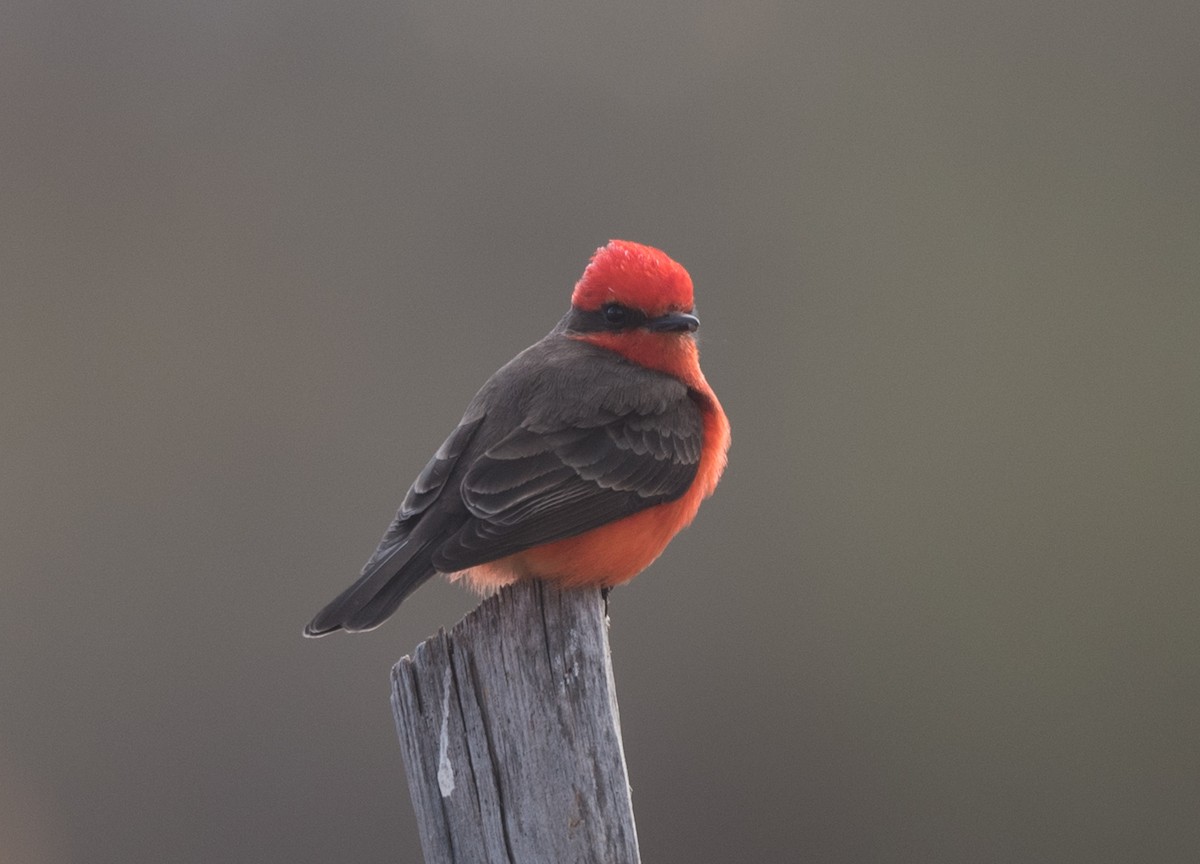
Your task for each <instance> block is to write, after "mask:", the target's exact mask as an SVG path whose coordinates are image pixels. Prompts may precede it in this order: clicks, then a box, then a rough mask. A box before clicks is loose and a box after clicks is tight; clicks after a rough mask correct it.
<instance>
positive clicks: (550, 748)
mask: <svg viewBox="0 0 1200 864" xmlns="http://www.w3.org/2000/svg"><path fill="white" fill-rule="evenodd" d="M606 606H607V604H606V603H605V600H604V598H603V597H602V596H601V593H600V591H598V590H591V589H590V590H577V591H560V590H558V589H556V588H554V587H552V586H549V585H546V584H545V583H541V582H532V581H531V582H522V583H518V584H516V585H513V586H510V587H508V588H505V589H503V590H502V591H501V592H500V593H499V594H497V595H496V596H494V597H491V598H489V599H487V600H485V601H484V602H483V603H482V604H481V605H480V606H479V608H478V609H476V610H475V611H474V612H472V613H471V614H470V615H468V616H467V617H466V618H464V619H463V620H462V621H461V622H459V624H458V625H457V626H455V627H454V629H453V630H452V631H451V632H450V633H449V634H447V633H446V632H445V631H440V632H439V633H438V634H437V635H436V636H434V637H432V638H430V639H428V640H426V641H425V642H423V643H421V645H419V646H418V647H417V650H416V651H414V652H413V655H412V657H405V658H403V659H402V660H401V661H400V662H399V663H397V664H396V666H395V668H394V669H393V670H392V706H393V709H394V710H395V714H396V729H397V732H398V733H399V735H400V743H401V745H402V747H403V749H404V761H405V764H406V766H407V768H408V787H409V791H410V793H411V794H412V800H413V807H414V808H415V810H416V813H417V824H418V826H419V828H420V831H421V845H422V848H423V849H424V851H425V861H426V864H451V862H458V864H474V862H480V864H585V862H588V864H590V862H595V864H638V861H639V857H638V844H637V832H636V829H635V827H634V822H633V804H632V801H631V800H630V795H629V780H628V775H627V774H626V771H625V754H624V751H623V750H622V747H621V725H620V720H619V718H618V716H617V696H616V688H615V685H614V682H613V674H612V662H611V658H610V656H609V650H608V620H607V609H606Z"/></svg>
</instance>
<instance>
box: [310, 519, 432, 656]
mask: <svg viewBox="0 0 1200 864" xmlns="http://www.w3.org/2000/svg"><path fill="white" fill-rule="evenodd" d="M429 546H430V544H429V543H428V542H426V543H424V544H422V545H420V546H416V547H413V546H412V543H411V538H405V539H404V540H402V541H401V542H400V543H398V544H396V546H395V547H394V548H392V549H390V550H387V551H385V552H384V554H382V555H380V554H379V553H376V554H375V555H373V556H372V558H371V560H370V561H369V562H367V566H366V567H364V568H363V573H362V575H361V576H359V577H358V581H356V582H355V583H354V584H353V585H351V586H350V587H349V588H347V589H346V590H345V591H343V592H342V593H341V594H339V595H338V596H337V597H336V598H334V600H333V602H332V603H330V604H329V605H328V606H326V607H325V608H324V609H322V610H321V611H320V612H318V613H317V616H316V617H315V618H313V620H312V621H310V622H309V624H308V626H307V627H305V628H304V635H305V636H310V637H316V636H324V635H325V634H326V633H332V632H333V631H335V630H345V631H347V632H349V633H358V632H361V631H363V630H373V629H374V628H376V627H378V626H379V625H380V624H382V623H383V622H384V621H386V620H387V619H388V617H390V616H391V614H392V613H393V612H395V611H396V609H397V608H398V607H399V606H400V604H401V603H402V602H403V601H404V598H405V597H407V596H408V595H409V594H411V593H412V592H413V591H416V590H417V588H419V587H420V586H421V585H423V584H424V583H425V581H426V580H427V579H429V577H430V576H432V575H433V574H434V573H436V572H437V571H436V570H435V569H434V567H433V564H432V562H431V559H432V557H433V554H432V552H431V551H430V549H429ZM381 551H382V550H381Z"/></svg>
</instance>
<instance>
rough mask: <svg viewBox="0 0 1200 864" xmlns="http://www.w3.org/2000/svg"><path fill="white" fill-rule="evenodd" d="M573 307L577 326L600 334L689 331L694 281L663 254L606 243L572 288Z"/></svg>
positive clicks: (695, 320) (619, 242) (692, 320)
mask: <svg viewBox="0 0 1200 864" xmlns="http://www.w3.org/2000/svg"><path fill="white" fill-rule="evenodd" d="M571 308H572V311H573V312H575V313H583V314H581V315H578V316H577V317H578V318H579V319H580V320H579V323H580V324H581V325H582V326H584V327H587V328H588V329H592V328H593V327H594V328H595V330H597V331H600V332H605V331H607V332H620V331H629V330H639V329H646V330H650V331H651V332H658V333H693V332H695V330H696V328H697V327H699V326H700V321H699V319H698V318H696V316H695V315H693V314H692V310H693V304H692V277H691V276H689V275H688V272H687V271H686V270H684V269H683V267H682V266H681V265H680V264H679V263H678V262H676V261H673V260H672V259H671V258H670V257H668V256H667V255H666V253H664V252H662V251H660V250H658V249H655V248H653V247H651V246H643V245H642V244H640V243H632V242H630V241H628V240H610V241H609V242H608V245H607V246H601V247H600V248H599V249H597V250H596V254H595V255H593V256H592V260H591V262H590V263H589V264H588V266H587V269H586V270H584V271H583V276H581V277H580V279H579V281H578V282H577V283H576V284H575V291H574V293H573V294H572V295H571Z"/></svg>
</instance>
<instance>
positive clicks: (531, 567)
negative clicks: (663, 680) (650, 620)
mask: <svg viewBox="0 0 1200 864" xmlns="http://www.w3.org/2000/svg"><path fill="white" fill-rule="evenodd" d="M699 326H700V320H699V318H697V317H696V314H695V306H694V301H693V286H692V279H691V277H690V276H689V275H688V272H687V270H685V269H684V268H683V266H682V265H680V264H679V263H677V262H676V261H674V260H673V259H671V258H670V257H668V256H667V255H666V253H664V252H662V251H661V250H659V249H656V248H654V247H651V246H645V245H642V244H639V243H634V242H632V241H628V240H611V241H609V242H608V243H607V244H606V245H604V246H602V247H600V248H599V249H597V250H596V252H595V254H594V255H592V257H591V259H590V261H589V262H588V264H587V266H586V268H585V269H584V271H583V275H582V276H581V277H580V279H579V280H578V282H577V283H576V284H575V287H574V290H573V291H572V294H571V305H570V308H569V309H568V311H567V313H566V314H565V315H564V316H563V318H562V319H561V320H560V321H559V322H558V324H557V325H556V326H555V327H554V328H553V329H552V330H551V331H550V332H549V333H548V334H547V335H546V336H545V337H544V338H542V339H541V340H540V341H538V342H536V343H534V344H533V345H531V346H530V347H529V348H526V349H525V350H524V351H522V352H521V353H520V354H518V355H517V356H516V357H514V358H513V359H512V360H511V361H509V362H508V363H507V364H505V365H504V366H502V367H501V368H500V369H499V370H497V371H496V372H495V373H494V374H493V375H492V376H491V378H489V379H488V380H487V382H486V383H485V384H484V385H483V387H482V388H481V389H480V390H479V392H478V393H477V394H476V395H475V397H474V398H473V399H472V400H471V402H470V403H469V404H468V406H467V410H466V412H465V413H464V414H463V417H462V420H461V421H459V423H458V425H457V427H455V429H454V431H453V432H451V433H450V436H449V437H448V438H446V440H445V442H444V443H443V444H442V445H441V446H440V447H439V448H438V450H437V452H436V453H434V455H433V458H431V459H430V460H429V462H428V464H427V465H426V466H425V468H424V469H423V470H422V471H421V472H420V474H419V475H418V476H417V478H416V480H415V481H414V482H413V484H412V486H411V487H410V488H409V490H408V493H407V494H406V495H405V497H404V500H403V502H402V503H401V505H400V509H399V511H398V512H397V513H396V517H395V519H393V521H392V522H391V524H390V525H389V526H388V528H387V531H386V532H385V533H384V535H383V538H382V539H381V540H380V542H379V546H378V548H377V549H376V550H375V552H374V554H372V555H371V557H370V558H369V559H368V561H367V563H366V564H365V565H364V566H363V568H362V572H361V574H360V575H359V577H358V579H357V580H356V581H355V582H354V583H353V584H352V585H350V586H349V587H348V588H346V589H345V590H344V591H343V592H342V593H341V594H339V595H338V596H337V597H336V598H335V599H334V600H333V601H332V602H330V603H329V604H328V605H327V606H325V608H323V609H322V610H321V611H320V612H319V613H317V615H316V616H315V617H314V618H313V619H312V621H311V622H310V623H309V624H308V625H307V626H306V627H305V628H304V635H306V636H309V637H317V636H324V635H326V634H328V633H332V632H334V631H337V630H343V631H347V632H361V631H365V630H372V629H374V628H376V627H378V626H379V625H380V624H382V623H383V622H384V621H385V620H386V619H388V618H389V617H390V616H391V615H392V614H393V613H394V612H395V611H396V609H397V608H398V607H399V606H400V604H401V602H403V600H404V599H405V598H406V597H408V596H409V595H410V594H411V593H412V592H413V591H414V590H416V589H417V588H418V587H419V586H420V585H422V584H423V583H425V582H426V581H427V580H428V579H430V578H431V577H432V576H434V575H436V574H439V573H440V574H443V575H446V576H448V577H449V578H450V579H451V580H465V581H466V583H467V584H469V585H470V586H472V587H474V588H475V589H477V590H478V591H480V592H481V593H488V592H490V591H494V590H496V589H497V588H499V587H501V586H503V585H506V584H509V583H512V582H515V581H518V580H523V579H542V580H546V581H548V582H551V583H554V584H556V585H558V586H560V587H563V588H584V587H600V588H611V587H613V586H616V585H620V584H623V583H625V582H628V581H629V580H630V579H632V578H633V577H634V576H636V575H637V574H638V573H640V572H641V571H643V570H644V569H645V568H646V567H648V566H649V565H650V564H651V562H653V561H654V560H655V559H656V558H658V556H659V555H660V554H661V553H662V551H663V550H664V549H665V548H666V546H667V544H668V543H669V542H670V540H671V539H672V538H673V537H674V536H675V535H676V534H677V533H678V532H679V531H680V530H682V529H683V528H685V527H686V526H687V525H688V524H690V523H691V522H692V520H693V518H694V517H695V515H696V512H697V510H698V509H699V507H700V503H701V501H702V500H703V499H705V498H707V497H708V496H710V495H711V494H712V493H713V490H714V489H715V488H716V486H717V482H718V481H719V480H720V478H721V474H722V472H723V471H724V469H725V466H726V462H727V453H728V450H729V443H730V427H729V420H728V418H727V417H726V415H725V412H724V410H722V408H721V403H720V402H719V401H718V399H717V397H716V394H715V393H713V390H712V388H711V387H710V386H709V384H708V382H707V381H706V380H705V377H704V373H703V372H701V370H700V362H699V349H698V347H697V339H696V329H697V328H698V327H699Z"/></svg>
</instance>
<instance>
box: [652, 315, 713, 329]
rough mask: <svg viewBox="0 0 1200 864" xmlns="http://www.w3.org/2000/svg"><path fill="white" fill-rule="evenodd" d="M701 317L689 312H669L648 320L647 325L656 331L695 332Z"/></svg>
mask: <svg viewBox="0 0 1200 864" xmlns="http://www.w3.org/2000/svg"><path fill="white" fill-rule="evenodd" d="M699 326H700V319H699V318H697V317H696V316H695V315H691V314H689V313H687V312H668V313H667V314H666V315H659V316H658V317H657V318H651V319H650V320H649V321H647V322H646V327H647V328H648V329H650V330H652V331H654V332H655V333H695V332H696V328H697V327H699Z"/></svg>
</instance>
